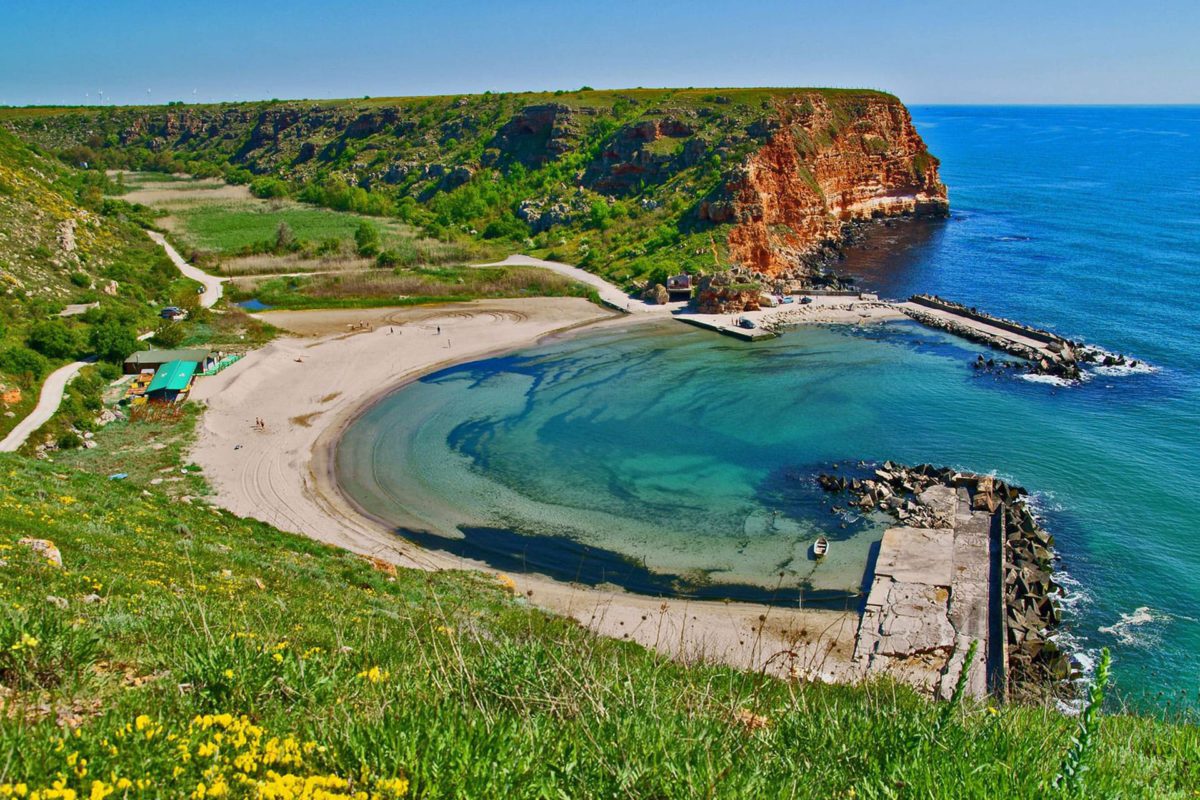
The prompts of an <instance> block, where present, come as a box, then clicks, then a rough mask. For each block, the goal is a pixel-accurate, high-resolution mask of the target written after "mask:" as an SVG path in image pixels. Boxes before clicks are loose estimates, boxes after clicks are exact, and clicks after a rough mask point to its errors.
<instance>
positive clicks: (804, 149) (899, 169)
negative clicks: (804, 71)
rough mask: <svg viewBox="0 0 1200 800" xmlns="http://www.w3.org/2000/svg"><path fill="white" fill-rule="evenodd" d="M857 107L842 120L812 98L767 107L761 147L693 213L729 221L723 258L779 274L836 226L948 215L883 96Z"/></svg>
mask: <svg viewBox="0 0 1200 800" xmlns="http://www.w3.org/2000/svg"><path fill="white" fill-rule="evenodd" d="M860 102H861V103H862V106H861V107H860V108H858V109H856V111H857V112H858V113H856V114H854V115H853V116H852V117H850V118H848V119H847V118H846V117H847V115H846V114H845V112H844V111H838V110H834V109H831V108H830V106H829V104H827V103H826V102H825V100H824V99H823V98H822V97H821V96H820V95H797V96H794V97H791V98H789V99H787V100H781V101H780V102H778V103H777V104H776V112H777V113H776V116H775V118H774V120H772V122H771V126H772V128H773V131H772V132H771V134H770V136H769V138H768V139H767V142H766V144H765V145H763V146H762V147H761V148H760V149H758V150H757V151H756V152H754V153H753V154H752V155H751V156H750V157H749V159H747V161H746V162H745V163H744V164H743V165H742V166H741V167H740V168H739V169H738V171H737V172H736V173H735V175H734V176H733V177H732V178H731V179H730V180H728V181H727V183H726V185H725V187H724V189H723V191H722V192H721V193H720V196H719V197H718V198H717V199H715V200H713V201H710V202H708V203H705V204H703V205H702V206H701V209H700V215H701V217H702V218H706V219H709V220H711V221H713V222H727V221H732V222H733V223H734V225H733V228H732V229H731V230H730V232H729V255H730V258H731V260H733V261H735V262H737V263H740V264H742V265H744V266H746V267H749V268H750V269H752V270H754V271H756V272H761V273H764V274H767V275H772V276H774V275H780V274H783V273H788V272H793V271H797V270H802V269H803V265H804V262H805V258H806V257H807V256H811V255H812V254H813V253H814V252H816V251H817V250H819V249H820V248H821V247H822V246H823V245H824V244H827V243H830V242H836V241H837V240H838V238H839V235H840V231H841V228H842V225H843V224H844V223H845V222H848V221H851V220H855V219H868V218H872V217H890V216H901V215H930V216H940V215H944V214H945V213H946V212H947V210H948V208H949V204H948V202H947V199H946V187H945V186H944V185H943V184H942V182H941V180H940V179H939V178H938V160H937V159H936V158H934V157H933V156H932V155H930V153H929V151H928V149H927V148H926V146H925V143H924V142H923V141H922V140H921V137H920V135H918V134H917V131H916V129H915V128H914V127H913V124H912V119H911V117H910V116H909V113H908V110H907V109H906V108H905V107H904V106H903V105H902V104H900V103H899V102H897V101H894V100H889V99H887V98H883V97H879V98H868V99H864V100H862V101H860Z"/></svg>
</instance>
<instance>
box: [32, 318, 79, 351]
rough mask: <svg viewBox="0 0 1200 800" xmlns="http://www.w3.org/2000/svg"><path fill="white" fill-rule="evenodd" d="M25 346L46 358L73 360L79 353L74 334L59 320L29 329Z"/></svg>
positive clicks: (45, 322) (48, 321)
mask: <svg viewBox="0 0 1200 800" xmlns="http://www.w3.org/2000/svg"><path fill="white" fill-rule="evenodd" d="M25 341H26V344H28V345H29V346H30V347H31V348H33V349H34V350H36V351H38V352H39V353H41V354H42V355H44V356H46V357H47V358H74V357H75V355H76V354H77V353H78V352H79V340H78V339H77V338H76V336H75V332H74V331H73V330H71V329H70V328H68V327H67V325H66V323H64V322H63V321H62V320H59V319H51V320H45V321H43V322H39V323H37V324H36V325H34V326H33V327H32V328H30V329H29V336H28V337H26V340H25Z"/></svg>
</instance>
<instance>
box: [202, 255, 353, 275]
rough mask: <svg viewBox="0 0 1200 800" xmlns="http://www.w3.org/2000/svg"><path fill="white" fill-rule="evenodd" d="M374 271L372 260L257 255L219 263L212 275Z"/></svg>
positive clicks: (340, 256) (339, 256)
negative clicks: (214, 273)
mask: <svg viewBox="0 0 1200 800" xmlns="http://www.w3.org/2000/svg"><path fill="white" fill-rule="evenodd" d="M374 267H375V259H373V258H363V257H362V256H358V255H350V254H346V253H339V254H337V255H330V256H319V257H316V258H312V257H306V256H304V255H303V254H299V253H288V254H286V255H275V254H274V253H261V254H258V255H252V256H242V257H240V258H230V259H223V260H222V261H221V263H220V266H219V268H218V269H217V270H214V272H217V273H219V274H221V275H229V276H231V277H249V276H255V275H280V274H288V273H292V272H346V271H349V270H368V269H373V268H374Z"/></svg>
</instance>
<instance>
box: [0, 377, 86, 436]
mask: <svg viewBox="0 0 1200 800" xmlns="http://www.w3.org/2000/svg"><path fill="white" fill-rule="evenodd" d="M89 363H90V362H87V361H76V362H75V363H73V364H67V365H66V366H65V367H59V368H58V369H56V370H54V372H51V373H50V376H49V377H48V378H46V382H45V383H43V384H42V393H41V394H40V395H39V396H38V402H37V406H36V407H35V408H34V409H33V411H31V412H30V413H29V416H27V417H26V418H25V419H23V420H21V421H20V422H18V423H17V427H15V428H13V429H12V430H11V431H10V432H9V434H8V436H6V437H4V441H2V442H0V453H14V452H16V451H17V450H19V449H20V447H21V445H23V444H25V440H26V439H28V438H29V437H30V436H31V435H32V434H33V432H34V431H36V430H37V429H38V428H40V427H42V426H43V425H45V424H46V423H47V422H48V421H49V419H50V418H51V417H53V416H54V412H55V411H58V407H59V405H61V404H62V398H63V392H64V391H65V390H66V388H67V384H68V383H70V382H71V379H72V378H74V377H75V376H76V375H78V374H79V370H81V369H83V368H84V367H86V366H87V365H88V364H89Z"/></svg>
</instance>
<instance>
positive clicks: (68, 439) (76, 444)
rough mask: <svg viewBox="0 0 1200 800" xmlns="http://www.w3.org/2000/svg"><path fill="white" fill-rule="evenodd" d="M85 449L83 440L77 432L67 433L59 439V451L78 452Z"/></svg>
mask: <svg viewBox="0 0 1200 800" xmlns="http://www.w3.org/2000/svg"><path fill="white" fill-rule="evenodd" d="M80 447H83V439H81V438H80V437H79V434H77V433H75V431H67V432H66V433H64V434H63V435H62V436H59V437H58V449H59V450H78V449H79V448H80Z"/></svg>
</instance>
